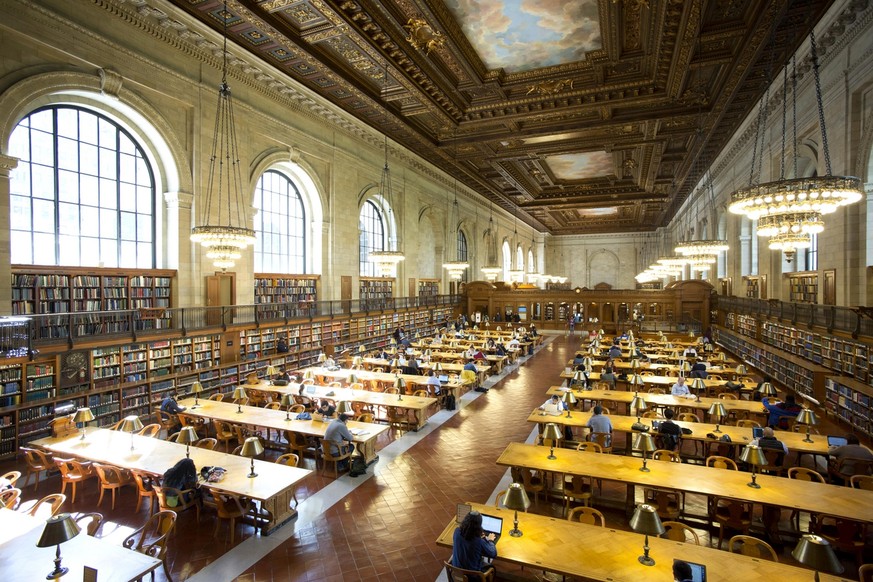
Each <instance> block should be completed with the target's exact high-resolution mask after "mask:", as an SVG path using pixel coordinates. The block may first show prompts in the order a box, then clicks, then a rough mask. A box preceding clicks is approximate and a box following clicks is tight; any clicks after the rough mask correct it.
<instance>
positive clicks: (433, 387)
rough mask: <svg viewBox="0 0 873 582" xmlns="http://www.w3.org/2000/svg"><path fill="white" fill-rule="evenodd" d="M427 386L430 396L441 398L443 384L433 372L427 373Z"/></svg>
mask: <svg viewBox="0 0 873 582" xmlns="http://www.w3.org/2000/svg"><path fill="white" fill-rule="evenodd" d="M426 386H427V388H426V390H427V394H428V396H439V395H440V392H442V384H441V383H440V379H439V378H438V377H437V375H436V374H435V373H434V371H433V370H428V371H427V384H426Z"/></svg>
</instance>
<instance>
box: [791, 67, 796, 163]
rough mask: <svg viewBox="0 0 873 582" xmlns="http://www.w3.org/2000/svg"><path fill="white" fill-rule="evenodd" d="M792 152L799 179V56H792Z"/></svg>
mask: <svg viewBox="0 0 873 582" xmlns="http://www.w3.org/2000/svg"><path fill="white" fill-rule="evenodd" d="M791 145H792V147H791V151H792V152H793V153H794V173H793V174H792V177H793V178H797V56H796V55H791Z"/></svg>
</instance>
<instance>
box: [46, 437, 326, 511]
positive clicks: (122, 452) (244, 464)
mask: <svg viewBox="0 0 873 582" xmlns="http://www.w3.org/2000/svg"><path fill="white" fill-rule="evenodd" d="M79 436H80V433H76V434H75V435H71V436H65V437H48V438H44V439H39V440H36V441H33V442H32V443H31V444H32V445H34V446H37V447H41V448H44V449H48V450H50V451H52V452H53V453H60V454H61V455H66V456H70V457H78V458H82V459H88V460H90V461H97V462H98V463H106V464H107V465H115V466H116V467H122V468H124V469H138V470H141V471H145V472H147V473H151V474H153V475H163V474H164V472H165V471H166V470H167V469H169V468H170V467H172V466H173V465H175V464H176V463H177V462H178V461H179V460H181V459H184V458H185V445H180V444H177V443H171V442H167V441H164V440H161V439H157V438H153V437H146V436H140V435H133V436H132V438H133V444H134V449H133V451H131V450H130V443H131V435H130V434H128V433H126V432H120V431H116V430H107V429H102V428H88V429H86V436H85V439H84V440H82V439H80V438H79ZM191 460H192V461H194V466H195V467H197V470H198V471H199V470H200V469H201V468H203V467H224V468H225V469H227V473H226V474H225V476H224V480H223V481H221V482H219V483H205V482H203V483H201V486H202V487H210V488H213V487H214V488H217V489H221V490H223V491H229V492H231V493H236V494H238V495H243V496H245V497H249V498H252V499H257V500H259V501H264V500H267V499H269V498H271V497H274V496H275V495H278V494H279V493H280V492H282V491H283V490H285V489H286V488H288V487H289V486H291V485H294V484H295V483H298V482H300V481H302V480H303V479H304V478H306V477H307V476H308V475H309V474H310V473H311V472H312V471H309V470H307V469H301V468H299V467H289V466H287V465H278V464H276V463H269V462H267V461H260V460H258V459H255V473H257V474H258V476H257V477H254V478H249V477H247V475H248V474H249V471H250V470H251V468H250V466H251V460H250V459H248V458H246V457H240V456H237V455H229V454H227V453H222V452H220V451H210V450H207V449H200V448H197V447H191Z"/></svg>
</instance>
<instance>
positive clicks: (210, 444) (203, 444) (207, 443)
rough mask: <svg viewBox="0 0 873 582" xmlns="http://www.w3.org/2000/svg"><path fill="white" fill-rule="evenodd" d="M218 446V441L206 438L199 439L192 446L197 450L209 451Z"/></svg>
mask: <svg viewBox="0 0 873 582" xmlns="http://www.w3.org/2000/svg"><path fill="white" fill-rule="evenodd" d="M217 444H218V439H214V438H212V437H207V438H205V439H200V440H199V441H197V442H196V443H194V446H195V447H197V448H198V449H208V450H210V451H212V450H215V445H217Z"/></svg>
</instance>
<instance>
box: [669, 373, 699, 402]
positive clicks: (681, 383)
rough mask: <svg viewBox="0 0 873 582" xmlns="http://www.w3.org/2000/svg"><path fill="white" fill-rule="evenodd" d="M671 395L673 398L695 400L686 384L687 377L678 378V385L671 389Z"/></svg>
mask: <svg viewBox="0 0 873 582" xmlns="http://www.w3.org/2000/svg"><path fill="white" fill-rule="evenodd" d="M670 394H672V395H673V396H679V397H681V398H694V397H695V396H694V394H692V393H691V391H690V390H688V385H687V384H685V376H679V377H678V378H676V383H675V384H673V387H672V388H670Z"/></svg>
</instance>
